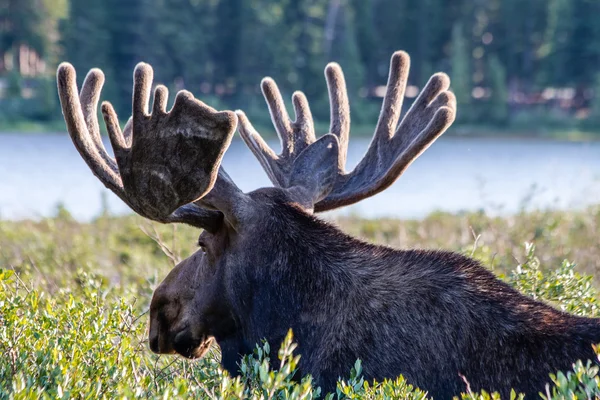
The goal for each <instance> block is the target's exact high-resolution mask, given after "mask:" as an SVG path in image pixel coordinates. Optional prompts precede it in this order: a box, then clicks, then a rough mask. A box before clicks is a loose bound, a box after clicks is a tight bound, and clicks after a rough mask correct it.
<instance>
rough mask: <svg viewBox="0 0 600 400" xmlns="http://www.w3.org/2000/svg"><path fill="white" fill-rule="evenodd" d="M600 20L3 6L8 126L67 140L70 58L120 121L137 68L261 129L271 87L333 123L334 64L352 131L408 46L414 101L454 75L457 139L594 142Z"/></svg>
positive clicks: (120, 4)
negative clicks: (545, 134) (330, 72)
mask: <svg viewBox="0 0 600 400" xmlns="http://www.w3.org/2000/svg"><path fill="white" fill-rule="evenodd" d="M599 15H600V2H599V1H597V0H528V1H523V0H269V1H267V0H0V53H1V55H2V57H0V126H9V127H10V126H11V124H12V126H16V125H15V124H17V123H19V122H22V121H30V122H38V123H41V124H49V123H52V122H57V121H58V123H57V124H56V125H55V126H57V127H59V128H60V129H64V128H63V126H62V122H61V121H62V119H61V115H60V108H59V105H58V99H57V96H56V89H55V81H54V80H55V78H54V74H55V70H56V66H57V65H58V63H59V62H61V61H64V60H66V61H69V62H71V63H73V64H74V65H75V67H76V68H77V70H78V72H79V79H83V77H84V75H85V73H86V72H87V70H89V69H90V68H92V67H99V68H101V69H102V70H103V71H104V72H105V74H106V76H107V83H106V86H105V88H104V98H105V99H109V100H110V101H111V102H113V104H114V105H115V107H116V109H117V110H118V111H119V112H120V114H122V115H126V114H128V113H130V98H131V86H132V85H131V81H132V78H131V75H132V71H133V67H134V66H135V64H136V63H137V62H139V61H146V62H149V63H150V64H151V65H153V67H154V69H155V78H156V81H157V82H161V83H163V84H165V85H167V86H168V87H169V88H171V89H172V90H178V89H182V88H185V89H188V90H190V91H192V92H193V93H194V94H195V95H196V96H197V97H199V98H201V99H203V100H204V101H205V102H207V103H209V104H211V105H213V106H214V107H215V108H219V109H237V108H241V109H244V110H245V111H246V112H247V113H248V114H250V115H251V116H252V117H253V118H252V119H253V120H254V121H257V123H259V124H261V123H262V124H264V125H268V123H269V116H268V113H267V112H266V107H265V105H264V100H263V99H262V96H261V95H260V88H259V82H260V80H261V79H262V78H263V77H264V76H272V77H273V78H274V79H275V80H276V81H277V82H278V84H279V86H280V88H281V89H282V91H283V93H284V95H285V96H288V95H291V93H292V92H293V91H294V90H302V91H304V92H305V93H306V94H307V96H308V99H309V101H310V102H311V104H312V108H313V113H314V114H315V118H316V119H317V120H319V121H323V122H326V121H327V120H328V116H329V115H328V114H329V111H328V107H327V90H326V86H325V80H324V78H323V68H324V66H325V65H326V63H327V62H329V61H337V62H339V63H340V64H341V65H342V68H343V69H344V71H345V74H346V79H347V82H348V84H349V91H350V95H351V104H352V112H353V114H352V119H353V123H354V124H355V126H359V127H360V126H366V125H368V126H372V124H373V123H374V121H375V119H376V116H377V113H378V111H379V107H380V100H381V99H380V98H381V97H382V96H383V93H384V92H385V80H386V76H387V68H388V62H389V57H390V55H391V53H392V52H393V51H395V50H399V49H401V50H405V51H407V52H408V53H409V54H410V56H411V66H412V67H411V75H410V82H409V84H410V85H411V87H412V88H411V90H408V91H407V96H408V97H411V96H413V97H414V95H416V93H417V92H418V89H419V88H421V87H422V86H423V85H424V84H425V82H426V81H427V79H428V77H429V76H430V75H431V74H432V73H433V72H436V71H444V72H447V73H448V74H449V75H450V76H451V78H452V88H453V91H454V92H455V94H456V96H457V99H458V103H459V104H458V110H459V111H458V121H457V126H458V128H459V129H460V127H463V128H464V129H467V127H472V128H474V129H471V130H472V131H475V132H476V131H477V130H478V128H482V129H483V127H487V128H490V127H492V128H493V130H495V131H496V132H501V133H502V132H508V131H513V132H514V131H519V132H533V131H539V130H562V131H568V130H581V131H588V132H595V131H600V68H599V66H600V24H598V23H597V22H598V21H597V19H598V16H599ZM407 103H408V104H410V101H409V102H407ZM59 128H57V129H59ZM358 130H359V131H360V128H359V129H358ZM467 131H469V130H468V129H467Z"/></svg>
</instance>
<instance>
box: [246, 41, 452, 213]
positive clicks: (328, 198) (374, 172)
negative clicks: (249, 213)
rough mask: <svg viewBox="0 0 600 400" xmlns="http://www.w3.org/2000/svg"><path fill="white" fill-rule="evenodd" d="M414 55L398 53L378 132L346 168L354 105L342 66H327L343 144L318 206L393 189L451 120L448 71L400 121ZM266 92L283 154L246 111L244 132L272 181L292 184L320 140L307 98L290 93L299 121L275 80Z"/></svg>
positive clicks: (334, 120)
mask: <svg viewBox="0 0 600 400" xmlns="http://www.w3.org/2000/svg"><path fill="white" fill-rule="evenodd" d="M409 65H410V58H409V56H408V54H406V53H405V52H402V51H398V52H396V53H394V54H393V55H392V59H391V63H390V72H389V76H388V83H387V92H386V95H385V98H384V99H383V105H382V108H381V113H380V115H379V120H378V122H377V127H376V128H375V134H374V136H373V139H372V141H371V144H370V146H369V149H368V150H367V153H366V154H365V156H364V157H363V159H362V160H361V161H360V163H359V164H358V165H357V166H356V168H354V170H352V171H351V172H346V170H345V164H346V154H347V151H348V138H349V134H350V106H349V102H348V95H347V92H346V84H345V80H344V75H343V73H342V69H341V68H340V66H339V65H338V64H336V63H330V64H329V65H327V67H326V68H325V77H326V80H327V87H328V90H329V101H330V109H331V123H330V133H331V134H333V135H334V136H335V137H337V139H338V142H339V151H338V160H337V161H338V172H337V178H336V180H335V183H334V184H333V188H332V189H331V190H330V191H329V193H328V194H327V193H324V194H323V196H322V198H314V199H313V204H314V210H315V211H317V212H319V211H327V210H332V209H335V208H339V207H343V206H346V205H349V204H352V203H356V202H358V201H360V200H361V199H364V198H366V197H370V196H373V195H375V194H377V193H379V192H381V191H382V190H384V189H386V188H387V187H389V186H390V185H391V184H392V183H394V182H395V181H396V179H398V177H399V176H400V175H401V174H402V173H403V172H404V171H405V170H406V168H407V167H408V166H409V165H410V164H411V163H412V162H413V161H414V160H415V159H416V158H417V157H418V156H419V155H420V154H421V153H422V152H423V151H425V150H426V149H427V148H428V147H429V146H430V145H431V144H432V143H433V142H434V141H435V140H436V139H437V138H438V137H439V136H440V135H441V134H442V133H444V132H445V130H446V129H447V128H448V127H449V126H450V125H451V124H452V122H453V121H454V118H455V114H456V99H455V97H454V95H453V94H452V93H451V92H449V91H448V88H449V87H450V79H449V78H448V76H447V75H446V74H443V73H437V74H435V75H433V76H432V77H431V78H430V79H429V82H427V85H425V87H424V88H423V90H422V91H421V93H420V94H419V96H418V97H417V99H416V100H415V102H414V103H413V105H412V107H411V108H410V109H409V111H408V112H407V113H406V115H405V116H404V118H403V119H402V120H401V121H400V123H398V121H399V120H400V112H401V110H402V101H403V98H404V92H405V89H406V83H407V79H408V70H409ZM261 86H262V91H263V95H264V97H265V100H266V101H267V104H268V106H269V111H270V113H271V119H272V120H273V125H274V126H275V128H276V130H277V133H278V135H279V137H280V140H281V144H282V152H281V154H279V155H277V154H275V152H274V151H273V150H272V149H271V148H270V147H269V146H268V145H267V144H266V142H265V141H264V140H263V139H262V137H261V136H260V134H259V133H258V132H257V131H256V130H255V129H254V128H253V127H252V125H251V123H250V121H249V120H248V118H247V117H246V115H245V114H244V113H243V112H241V111H237V114H238V119H239V121H240V133H241V136H242V138H243V139H244V141H245V142H246V144H247V145H248V147H249V148H250V149H251V150H252V152H253V153H254V155H255V156H256V157H257V158H258V160H259V162H260V163H261V165H262V166H263V169H264V170H265V171H266V173H267V175H268V176H269V178H270V179H271V181H272V182H273V184H274V185H276V186H279V187H283V188H288V187H290V185H291V182H290V177H291V176H292V174H291V171H292V170H293V169H294V165H295V163H296V160H298V159H299V157H300V155H301V154H302V153H303V152H304V151H307V149H308V148H310V147H311V146H313V145H315V144H316V143H318V142H319V141H317V140H316V137H315V132H314V124H313V119H312V115H311V112H310V109H309V106H308V101H307V100H306V96H304V94H303V93H301V92H295V93H294V95H293V96H292V101H293V105H294V110H295V113H296V120H295V121H291V119H290V118H289V116H288V114H287V111H286V109H285V105H284V103H283V99H282V97H281V93H280V92H279V89H278V88H277V85H276V84H275V82H274V81H273V80H272V79H271V78H265V79H263V81H262V85H261Z"/></svg>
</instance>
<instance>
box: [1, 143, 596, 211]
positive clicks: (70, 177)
mask: <svg viewBox="0 0 600 400" xmlns="http://www.w3.org/2000/svg"><path fill="white" fill-rule="evenodd" d="M105 142H106V146H107V148H110V146H109V145H108V139H106V140H105ZM271 144H272V145H274V146H275V148H276V149H278V148H279V145H278V143H277V142H276V141H275V142H274V143H271ZM368 145H369V139H367V138H352V139H351V141H350V148H349V151H348V163H349V164H348V165H349V166H354V165H355V164H356V163H357V162H358V160H359V159H360V158H361V157H362V155H363V154H364V152H365V151H366V148H367V146H368ZM224 166H225V169H226V170H227V172H228V173H229V174H230V175H231V176H232V177H233V179H234V180H235V182H236V183H237V184H238V186H239V187H240V188H241V189H242V190H244V191H250V190H253V189H257V188H259V187H262V186H270V182H269V180H268V179H267V177H266V175H265V173H264V172H263V171H262V169H261V167H260V165H259V163H258V162H257V161H256V160H255V159H254V157H253V156H252V154H251V153H250V151H249V150H248V149H247V148H246V146H245V145H244V143H243V142H242V141H241V140H236V141H234V142H233V144H232V145H231V147H230V148H229V150H228V152H227V154H226V156H225V161H224ZM103 196H105V199H106V202H107V204H108V207H109V210H110V211H111V212H114V213H127V212H130V210H129V209H128V207H127V206H126V205H125V204H124V203H122V202H121V201H120V200H119V199H118V198H117V197H116V196H115V195H113V194H112V193H111V192H109V191H108V190H107V189H105V188H104V187H103V186H102V184H101V183H100V182H99V181H98V180H97V179H96V178H95V177H94V176H93V175H92V173H91V172H90V171H89V169H88V167H87V165H86V164H85V163H84V162H83V160H82V159H81V158H80V156H79V154H78V153H77V151H76V150H75V148H74V146H73V144H72V143H71V140H70V138H69V136H68V135H67V134H66V133H65V134H43V135H32V134H11V133H0V217H2V218H10V219H21V218H38V217H43V216H49V215H53V214H54V213H55V212H56V207H57V205H58V204H64V206H66V208H67V209H68V210H69V211H70V212H71V213H72V214H73V216H74V217H76V218H78V219H81V220H88V219H91V218H93V217H94V216H96V215H98V213H99V212H100V210H101V209H102V203H103V200H102V199H103ZM599 202H600V142H590V143H575V142H561V141H544V140H534V139H498V138H493V139H483V138H456V137H447V138H442V139H440V140H438V141H437V142H436V143H435V144H434V145H433V146H431V147H430V148H429V149H428V150H427V151H426V152H425V153H424V154H423V155H422V156H421V157H420V158H419V159H418V160H416V161H415V162H414V163H413V164H412V165H411V166H410V168H409V169H408V170H407V171H406V172H405V174H404V175H403V176H401V177H400V179H399V180H398V181H397V182H396V183H395V184H394V185H393V186H392V187H390V188H388V189H387V190H386V191H384V192H382V193H380V194H379V195H376V196H375V197H373V198H370V199H367V200H364V201H362V202H360V203H358V204H356V205H353V206H350V207H346V208H344V209H342V210H341V211H340V212H343V213H354V214H359V215H364V216H368V217H375V216H393V217H401V218H420V217H423V216H425V215H427V214H428V213H431V212H432V211H436V210H443V211H450V212H458V211H462V210H479V209H483V210H485V211H486V212H488V213H490V214H508V213H514V212H517V211H519V210H521V209H523V208H526V209H533V208H559V209H568V208H581V207H584V206H586V205H588V204H594V203H599Z"/></svg>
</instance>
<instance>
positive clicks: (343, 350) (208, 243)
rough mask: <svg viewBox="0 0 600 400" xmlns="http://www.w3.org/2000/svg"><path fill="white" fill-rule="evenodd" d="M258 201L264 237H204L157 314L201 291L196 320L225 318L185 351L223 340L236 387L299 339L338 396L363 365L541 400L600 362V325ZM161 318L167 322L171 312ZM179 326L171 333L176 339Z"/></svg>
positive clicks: (456, 388) (412, 378) (271, 197)
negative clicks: (248, 367)
mask: <svg viewBox="0 0 600 400" xmlns="http://www.w3.org/2000/svg"><path fill="white" fill-rule="evenodd" d="M250 196H251V197H252V198H255V199H260V202H261V203H262V204H264V205H265V209H264V213H261V216H262V217H261V218H260V219H259V220H257V221H256V223H255V224H252V226H251V227H249V229H251V234H250V232H236V231H234V230H232V229H230V227H228V226H227V225H226V224H224V225H223V226H222V227H221V229H220V230H219V232H217V233H216V234H207V233H204V234H202V237H201V242H202V245H203V246H204V248H205V251H206V254H200V255H197V256H194V258H193V259H192V261H191V262H188V261H184V262H183V263H182V265H181V266H180V267H178V268H181V270H178V269H176V270H174V272H173V273H174V274H176V275H178V277H177V279H175V280H170V279H169V278H167V280H166V282H167V283H166V284H163V285H164V286H163V285H161V287H159V288H158V289H157V291H156V293H155V298H154V300H153V305H155V304H156V303H157V302H158V301H159V299H162V298H168V301H167V302H172V301H173V293H172V292H169V293H167V291H166V290H167V289H168V288H169V287H172V285H173V283H169V282H181V281H182V280H187V281H189V282H191V281H194V279H195V280H196V282H197V286H195V285H193V286H194V287H193V288H191V290H192V292H191V293H189V295H190V296H194V300H193V304H188V305H187V307H189V308H190V310H192V309H193V310H195V314H196V316H198V315H202V316H204V317H206V316H210V315H216V316H218V318H216V319H215V321H216V320H218V321H219V322H218V325H219V326H218V327H217V326H210V323H209V324H207V323H205V322H203V323H197V320H195V319H194V318H193V317H192V318H191V319H188V320H187V326H189V335H188V336H187V337H185V339H186V340H187V341H186V340H184V339H181V340H180V343H178V344H177V346H179V348H185V349H195V348H196V347H197V346H198V338H208V337H211V336H214V337H216V339H217V342H218V343H219V344H221V345H222V347H223V349H224V351H223V354H224V356H223V364H224V366H225V367H226V368H227V369H228V370H229V371H230V372H231V373H234V374H235V373H237V362H238V361H239V358H240V355H241V354H245V353H248V352H251V350H252V349H253V348H254V346H255V344H256V343H259V342H260V341H261V340H262V339H267V340H268V341H269V342H270V343H271V346H272V349H273V350H274V353H273V357H276V350H277V349H278V346H279V344H280V343H281V340H282V339H283V338H284V336H285V334H286V333H287V331H288V329H290V328H292V330H293V332H294V337H295V340H296V341H297V343H298V344H299V350H298V351H299V352H300V354H301V355H302V358H301V362H300V369H301V373H302V374H306V373H310V374H312V375H313V377H314V378H315V381H316V383H317V384H318V385H321V386H322V387H323V389H324V390H326V391H330V390H334V389H335V385H336V381H337V379H338V377H345V376H347V375H348V373H349V371H350V368H351V367H352V365H353V364H354V362H355V360H356V359H361V360H362V361H363V366H364V375H365V378H367V379H378V380H381V379H383V378H393V377H396V376H398V375H400V374H403V375H404V376H405V377H406V378H407V380H408V381H409V382H410V383H413V384H415V385H417V386H418V387H420V388H422V389H424V390H427V391H428V392H429V394H430V395H432V396H433V397H434V398H449V397H451V396H452V395H457V394H459V393H460V392H464V391H465V390H466V386H465V383H464V381H463V380H462V379H461V377H460V375H459V374H462V375H464V376H465V377H466V378H467V380H468V381H469V383H470V385H471V388H472V389H473V390H479V389H486V390H493V391H499V392H500V393H501V394H502V395H508V393H509V392H510V389H511V388H514V389H516V390H517V391H521V392H524V393H526V394H527V395H535V394H537V393H538V392H539V391H542V390H543V389H544V385H545V383H546V382H548V381H549V377H548V374H549V373H551V372H556V371H557V370H564V369H569V368H570V367H571V365H572V363H573V362H574V361H576V360H578V359H583V360H587V359H594V358H595V357H594V352H593V350H592V344H594V343H596V342H600V322H599V321H598V320H596V319H588V318H580V317H575V316H572V315H569V314H566V313H563V312H560V311H558V310H556V309H554V308H552V307H550V306H548V305H546V304H544V303H541V302H537V301H534V300H532V299H530V298H528V297H525V296H523V295H521V294H520V293H518V292H517V291H515V290H514V289H512V288H511V287H509V286H508V285H507V284H505V283H503V282H502V281H500V280H498V279H497V278H496V277H495V276H494V275H493V274H492V273H491V272H489V271H488V270H487V269H485V268H484V267H482V266H481V265H479V263H477V262H476V261H474V260H472V259H470V258H467V257H464V256H461V255H459V254H456V253H451V252H445V251H425V250H405V251H404V250H394V249H391V248H388V247H383V246H375V245H371V244H368V243H365V242H362V241H360V240H357V239H355V238H352V237H350V236H348V235H345V234H344V233H342V232H341V231H339V230H338V229H337V228H336V227H334V226H332V225H330V224H327V223H325V222H323V221H321V220H320V219H318V218H315V217H314V216H312V215H310V214H308V213H305V212H304V211H302V210H301V209H299V208H297V207H295V206H294V205H293V204H290V203H289V202H288V201H287V198H286V196H285V193H284V192H283V191H280V190H278V189H263V190H260V191H257V192H254V193H251V194H250ZM198 269H200V272H198ZM184 270H190V271H192V270H193V271H195V272H193V274H194V278H192V277H191V275H190V276H187V277H183V278H182V277H181V276H180V275H181V273H182V271H184ZM207 271H210V272H207ZM205 273H206V275H205ZM200 304H203V305H204V306H201V305H200ZM207 304H208V306H206V305H207ZM151 313H152V316H151V318H152V320H153V321H154V320H155V315H156V314H157V313H160V308H156V307H155V308H154V309H153V310H152V311H151ZM179 319H181V320H185V319H186V318H185V317H182V315H181V313H179ZM204 321H206V318H205V319H204ZM194 324H196V326H195V327H194V326H193V325H194ZM168 325H169V326H168V327H167V326H165V327H164V328H163V330H164V331H168V330H169V328H170V327H173V326H177V324H174V321H173V320H169V321H168ZM155 326H156V325H155ZM200 326H201V328H199V327H200ZM151 335H152V333H151ZM151 340H152V336H151ZM174 342H175V343H177V341H174ZM181 342H183V343H181ZM154 350H156V351H158V350H159V349H158V347H156V346H155V347H154ZM180 353H182V352H181V351H180ZM183 354H184V355H188V356H195V355H197V354H186V352H185V351H184V352H183Z"/></svg>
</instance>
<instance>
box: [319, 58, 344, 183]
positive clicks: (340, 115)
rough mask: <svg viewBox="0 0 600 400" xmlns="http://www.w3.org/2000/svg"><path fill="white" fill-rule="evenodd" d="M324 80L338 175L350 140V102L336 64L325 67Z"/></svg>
mask: <svg viewBox="0 0 600 400" xmlns="http://www.w3.org/2000/svg"><path fill="white" fill-rule="evenodd" d="M325 79H326V80H327V90H328V92H329V109H330V113H331V118H330V125H329V132H330V133H332V134H334V135H335V136H337V138H338V142H339V156H338V163H339V164H338V169H339V171H340V173H343V172H344V168H345V166H346V155H347V154H348V140H349V139H350V102H349V100H348V92H347V90H346V79H345V78H344V72H343V71H342V68H341V67H340V66H339V64H338V63H329V64H328V65H327V67H325Z"/></svg>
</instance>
